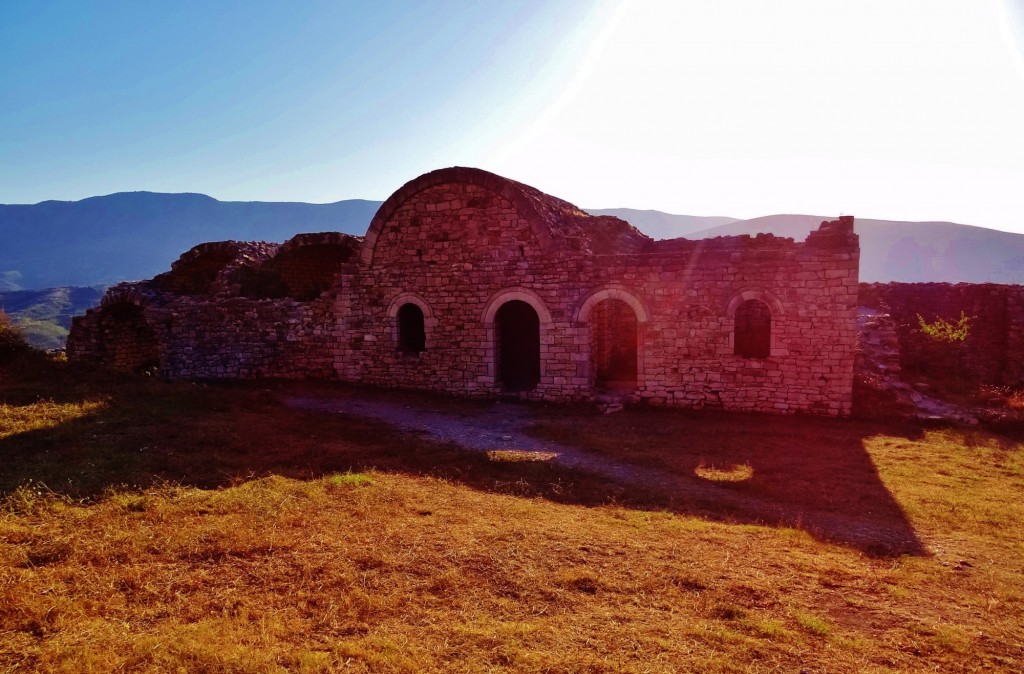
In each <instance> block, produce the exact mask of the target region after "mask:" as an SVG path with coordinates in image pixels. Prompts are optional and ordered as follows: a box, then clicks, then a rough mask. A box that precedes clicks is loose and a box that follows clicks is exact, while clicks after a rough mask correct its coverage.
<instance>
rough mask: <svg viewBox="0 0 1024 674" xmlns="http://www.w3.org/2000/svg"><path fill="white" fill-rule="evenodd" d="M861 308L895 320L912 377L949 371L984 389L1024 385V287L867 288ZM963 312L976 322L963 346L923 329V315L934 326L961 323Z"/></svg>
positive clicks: (902, 359) (877, 285)
mask: <svg viewBox="0 0 1024 674" xmlns="http://www.w3.org/2000/svg"><path fill="white" fill-rule="evenodd" d="M860 304H861V305H863V306H867V307H871V308H875V309H880V310H884V311H886V312H887V313H889V314H891V315H892V317H893V320H894V322H895V325H896V331H897V335H898V336H899V342H900V364H901V366H902V367H903V369H904V370H907V371H908V372H909V373H910V374H914V373H931V374H939V373H942V371H943V370H946V371H947V372H946V373H953V374H957V375H959V376H962V377H965V378H967V379H972V380H975V381H977V382H978V383H983V384H991V385H999V386H1013V387H1018V386H1022V385H1024V286H1017V285H998V284H993V283H983V284H968V283H958V284H949V283H888V284H881V283H864V284H861V286H860ZM961 312H963V314H964V315H966V316H967V317H968V318H969V319H970V331H969V333H968V336H967V339H966V340H965V341H964V342H963V343H962V344H947V345H943V344H941V343H936V341H935V340H933V339H931V338H929V337H928V336H927V335H925V334H923V333H922V331H921V330H920V324H919V321H918V318H917V316H918V315H919V314H920V316H921V317H922V318H923V319H924V320H925V321H926V322H928V323H933V322H934V321H935V320H936V319H943V320H946V321H949V322H953V323H955V322H956V321H957V320H958V319H959V318H960V315H961ZM949 370H952V371H953V372H949Z"/></svg>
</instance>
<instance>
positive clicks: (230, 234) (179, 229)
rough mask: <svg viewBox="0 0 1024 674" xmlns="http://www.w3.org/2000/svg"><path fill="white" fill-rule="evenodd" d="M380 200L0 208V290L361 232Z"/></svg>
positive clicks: (182, 199)
mask: <svg viewBox="0 0 1024 674" xmlns="http://www.w3.org/2000/svg"><path fill="white" fill-rule="evenodd" d="M380 204H381V202H379V201H366V200H362V199H352V200H348V201H339V202H336V203H333V204H305V203H275V202H260V201H250V202H239V201H218V200H216V199H213V198H212V197H208V196H206V195H203V194H161V193H155V192H122V193H119V194H111V195H108V196H104V197H92V198H89V199H83V200H82V201H44V202H42V203H39V204H33V205H0V290H4V289H6V290H15V289H18V288H49V287H55V286H76V285H78V286H86V285H96V284H111V283H116V282H118V281H124V280H131V279H142V278H150V277H152V276H154V275H155V274H158V273H160V272H162V271H166V270H167V269H168V268H169V267H170V264H171V262H172V261H174V260H175V259H177V258H178V256H179V255H181V254H182V253H183V252H185V251H186V250H188V249H189V248H191V247H192V246H194V245H196V244H198V243H202V242H205V241H218V240H224V239H244V240H254V241H261V240H262V241H284V240H286V239H288V238H290V237H291V236H293V235H294V234H298V233H299V232H319V231H341V232H347V233H350V234H359V235H362V234H365V233H366V227H367V225H368V224H369V222H370V220H371V218H373V214H374V213H376V211H377V208H378V207H379V206H380Z"/></svg>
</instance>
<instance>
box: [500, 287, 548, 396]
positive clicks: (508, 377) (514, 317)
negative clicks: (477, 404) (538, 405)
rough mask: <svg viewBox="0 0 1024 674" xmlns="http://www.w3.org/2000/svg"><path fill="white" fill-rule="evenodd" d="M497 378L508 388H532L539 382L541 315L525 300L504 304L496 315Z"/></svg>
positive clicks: (518, 390) (517, 389) (513, 389)
mask: <svg viewBox="0 0 1024 674" xmlns="http://www.w3.org/2000/svg"><path fill="white" fill-rule="evenodd" d="M494 332H495V335H496V338H497V344H495V351H496V352H497V365H498V381H499V382H500V383H501V386H502V388H503V389H504V390H505V391H509V392H513V393H515V392H522V391H532V390H533V389H534V388H536V387H537V384H538V383H539V382H540V317H539V316H537V312H536V311H535V310H534V308H533V307H531V306H530V305H529V304H527V303H526V302H523V301H522V300H510V301H508V302H506V303H505V304H503V305H501V307H500V308H499V309H498V312H497V313H496V314H495V316H494Z"/></svg>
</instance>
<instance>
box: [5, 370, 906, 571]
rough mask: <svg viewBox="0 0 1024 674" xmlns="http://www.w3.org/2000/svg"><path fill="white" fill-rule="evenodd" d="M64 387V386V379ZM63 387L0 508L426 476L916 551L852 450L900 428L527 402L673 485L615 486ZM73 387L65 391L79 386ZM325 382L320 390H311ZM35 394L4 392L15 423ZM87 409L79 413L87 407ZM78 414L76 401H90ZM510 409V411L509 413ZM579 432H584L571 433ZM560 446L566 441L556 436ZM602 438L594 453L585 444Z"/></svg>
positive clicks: (508, 456) (381, 440)
mask: <svg viewBox="0 0 1024 674" xmlns="http://www.w3.org/2000/svg"><path fill="white" fill-rule="evenodd" d="M61 381H64V380H61ZM77 381H79V379H77V378H76V377H75V376H69V377H68V378H67V379H66V381H64V385H63V387H62V388H61V390H60V391H59V395H56V396H55V399H54V400H53V404H55V405H68V404H70V405H71V406H73V407H75V408H76V409H78V410H79V411H78V413H77V414H72V415H67V414H65V415H64V417H61V414H60V413H55V416H54V418H53V419H52V420H51V422H41V423H38V424H37V427H34V428H27V429H25V430H21V431H18V432H14V433H10V432H7V433H4V434H0V498H4V497H5V496H7V495H10V494H12V493H14V492H15V491H17V490H18V489H19V488H25V487H26V485H31V486H32V488H38V489H40V490H42V489H44V487H45V490H46V491H48V492H52V493H53V494H55V495H56V496H57V497H59V498H65V499H71V500H76V501H82V502H88V501H90V500H96V499H100V498H102V497H103V496H104V494H105V493H108V492H109V491H110V490H111V489H125V488H127V489H146V488H149V487H152V486H154V485H159V484H165V483H172V484H180V485H184V486H194V487H199V488H221V487H226V486H231V485H236V484H239V483H241V482H244V481H247V480H250V479H255V478H259V477H264V476H268V475H281V476H285V477H291V478H296V479H315V478H319V477H321V476H324V475H330V474H335V473H344V472H348V471H364V470H377V471H383V472H389V473H399V474H407V475H414V476H429V477H436V478H440V479H444V480H448V481H453V482H457V483H461V484H464V485H467V486H469V487H472V488H474V489H479V490H483V491H487V492H493V493H502V494H511V495H515V496H522V497H542V498H546V499H550V500H552V501H555V502H559V503H565V504H573V505H583V506H602V505H607V504H610V503H613V504H617V505H621V506H623V507H626V508H635V509H643V510H662V511H670V512H674V513H680V514H689V515H696V516H700V517H704V518H708V519H713V520H721V521H730V522H742V523H757V524H763V525H767V526H786V527H795V528H797V529H801V530H803V531H806V532H808V533H810V534H811V535H813V536H814V537H816V538H818V539H820V540H824V541H830V542H834V543H838V544H841V545H845V546H849V547H853V548H855V549H858V550H861V551H863V552H865V553H867V554H869V555H874V556H896V555H922V554H925V551H924V547H923V545H922V544H921V542H920V540H919V539H918V537H917V535H916V533H915V532H914V530H913V527H912V525H911V524H910V522H909V520H908V519H907V517H906V515H905V513H904V512H903V510H902V508H901V507H900V505H899V503H898V502H897V501H896V500H895V498H894V497H893V496H892V494H891V493H890V492H889V490H888V489H887V488H886V486H885V484H884V482H883V481H882V479H881V478H880V476H879V474H878V471H877V468H876V467H875V466H874V464H873V462H872V460H871V457H870V455H869V454H868V452H867V451H866V450H865V448H864V443H863V441H864V439H865V438H867V437H870V436H871V435H873V434H878V433H885V434H888V435H892V434H894V433H902V434H904V435H905V436H906V437H914V436H915V434H917V433H919V431H917V430H915V429H913V428H912V427H904V428H898V429H897V428H894V427H892V426H891V425H886V426H884V427H883V426H879V425H877V424H875V425H873V424H871V423H868V422H857V421H840V420H829V419H807V418H800V419H795V418H793V417H771V416H767V415H734V414H724V413H695V412H680V411H665V410H628V411H626V412H624V413H620V414H617V415H613V416H602V415H595V414H593V413H592V412H591V411H589V410H587V409H583V408H566V407H544V406H529V407H528V408H527V410H528V412H529V414H530V415H531V417H532V420H533V423H534V424H535V428H534V431H533V432H534V433H538V434H541V435H544V436H546V437H549V438H555V439H557V440H558V441H559V442H563V443H564V442H572V443H574V444H576V445H577V446H579V447H580V448H582V449H584V450H585V451H588V452H595V453H597V454H600V455H602V456H604V457H606V458H609V457H610V458H614V459H615V460H617V461H621V462H623V464H626V465H636V466H641V467H645V468H652V467H653V468H655V469H656V470H657V471H659V473H660V474H664V475H669V476H671V477H672V479H674V480H677V482H675V483H674V484H675V485H676V487H677V488H673V487H671V486H667V485H666V483H648V484H641V485H637V484H635V483H632V484H624V483H622V482H621V481H615V480H612V479H609V478H607V477H602V476H599V475H593V474H588V473H585V472H580V471H578V470H572V469H569V468H566V467H562V466H559V465H558V464H557V463H554V462H551V461H543V460H524V459H529V458H531V457H529V456H525V455H522V454H518V453H515V452H511V453H502V452H492V453H484V452H471V451H466V450H463V449H461V448H459V447H458V446H456V445H454V444H451V443H439V442H433V441H430V440H428V439H425V438H424V437H423V436H421V435H417V434H415V433H409V432H403V431H400V430H396V429H394V428H393V427H391V426H390V425H388V424H386V423H383V422H375V421H370V420H366V419H361V418H358V417H352V416H344V415H341V414H337V413H332V412H329V411H316V410H298V409H294V408H289V407H286V406H285V405H284V404H283V403H282V402H281V400H282V397H283V396H284V395H285V394H287V393H288V392H289V391H292V390H294V388H295V385H294V384H286V383H281V382H247V383H242V384H210V385H204V384H190V383H184V382H176V383H170V384H165V383H161V382H159V381H152V380H143V379H142V378H138V377H134V378H133V377H120V378H115V377H110V378H107V379H102V378H98V379H96V380H93V381H91V382H89V384H88V385H84V386H83V385H81V384H76V383H75V382H77ZM76 386H77V388H76ZM329 389H330V387H325V386H322V385H320V389H319V390H329ZM32 390H33V389H32V387H31V386H30V385H26V386H21V387H18V386H0V403H2V404H5V405H7V409H8V410H14V412H13V414H15V415H17V414H18V412H17V410H18V409H19V408H25V409H28V408H29V406H30V405H33V404H36V403H35V401H37V400H38V399H39V397H38V396H37V397H35V398H33V393H32ZM401 395H402V396H405V397H404V398H403V401H404V403H403V404H408V405H415V404H429V405H433V406H438V405H440V406H442V407H445V408H446V409H449V410H451V411H452V413H453V414H463V415H472V414H474V411H475V410H481V409H484V407H485V406H486V405H493V403H474V402H467V401H459V400H451V399H438V398H437V397H436V396H434V397H431V396H429V395H424V394H401ZM90 401H91V402H90ZM87 403H88V404H87ZM506 404H507V403H506ZM581 429H586V432H583V431H582V430H581ZM563 436H565V437H563ZM593 437H606V438H611V441H608V442H590V441H588V438H593Z"/></svg>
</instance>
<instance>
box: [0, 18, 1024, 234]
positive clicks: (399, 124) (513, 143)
mask: <svg viewBox="0 0 1024 674" xmlns="http://www.w3.org/2000/svg"><path fill="white" fill-rule="evenodd" d="M454 165H461V166H477V167H480V168H484V169H487V170H490V171H494V172H496V173H500V174H502V175H505V176H508V177H510V178H514V179H516V180H519V181H521V182H525V183H527V184H530V185H533V186H535V187H537V188H539V189H542V190H544V191H546V192H549V193H551V194H554V195H556V196H559V197H562V198H564V199H567V200H569V201H572V202H573V203H576V204H578V205H580V206H583V207H588V208H603V207H632V208H653V209H658V210H663V211H668V212H672V213H685V214H691V215H731V216H734V217H754V216H758V215H768V214H772V213H813V214H819V215H836V214H839V213H852V214H854V215H857V216H861V217H881V218H891V219H906V220H932V219H941V220H952V221H955V222H962V223H966V224H974V225H981V226H986V227H993V228H998V229H1006V230H1011V231H1019V232H1024V0H857V1H856V2H851V1H850V0H838V1H834V0H771V1H767V0H693V1H687V0H666V1H664V2H659V1H656V0H634V1H632V2H614V1H612V0H570V1H558V0H541V1H529V0H527V1H523V2H493V3H491V2H480V0H475V1H474V0H467V1H457V0H434V1H432V2H392V1H388V0H368V1H366V2H362V1H359V0H352V1H349V2H300V1H295V2H284V1H281V2H261V1H259V0H247V1H246V2H227V1H223V2H222V1H218V0H203V1H202V2H188V1H183V0H176V1H175V2H167V1H150V0H139V1H138V2H124V1H119V2H109V3H108V2H102V1H90V2H81V1H78V0H75V1H71V2H59V1H54V2H45V3H44V2H30V1H29V0H3V1H2V2H0V203H34V202H37V201H41V200H45V199H80V198H83V197H87V196H92V195H98V194H109V193H111V192H119V191H129V190H152V191H161V192H203V193H206V194H210V195H211V196H214V197H217V198H219V199H225V200H262V201H311V202H327V201H337V200H340V199H349V198H365V199H384V198H386V197H387V196H388V195H390V194H391V193H392V192H393V191H395V190H396V189H397V188H398V187H400V186H401V185H402V184H403V183H405V182H406V181H408V180H410V179H412V178H414V177H416V176H417V175H419V174H421V173H424V172H426V171H429V170H432V169H435V168H441V167H445V166H454Z"/></svg>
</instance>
